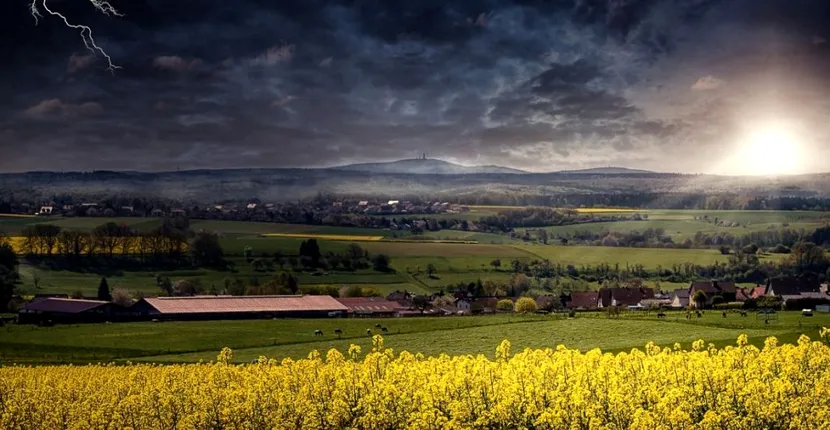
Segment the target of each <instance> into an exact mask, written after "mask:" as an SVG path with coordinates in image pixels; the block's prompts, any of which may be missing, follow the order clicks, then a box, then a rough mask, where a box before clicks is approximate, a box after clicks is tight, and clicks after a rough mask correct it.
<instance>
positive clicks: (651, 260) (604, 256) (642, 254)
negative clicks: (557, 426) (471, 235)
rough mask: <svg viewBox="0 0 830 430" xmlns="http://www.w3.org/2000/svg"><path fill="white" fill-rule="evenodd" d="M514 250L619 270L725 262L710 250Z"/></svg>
mask: <svg viewBox="0 0 830 430" xmlns="http://www.w3.org/2000/svg"><path fill="white" fill-rule="evenodd" d="M515 248H516V249H520V250H523V251H525V252H528V253H531V254H534V255H536V256H537V258H541V259H548V260H551V261H552V262H554V263H561V264H572V265H574V266H579V265H583V264H584V265H597V264H601V263H607V264H610V265H612V266H613V265H615V264H619V265H620V266H625V265H626V264H627V265H633V264H642V265H643V266H645V267H646V268H650V269H654V268H656V267H657V266H663V267H665V268H668V267H671V266H672V265H673V264H683V263H694V264H699V265H709V264H712V263H714V262H716V261H719V262H725V261H726V260H727V259H728V256H726V255H722V254H721V253H720V252H719V251H717V250H714V249H659V248H614V247H607V246H541V245H519V246H515ZM785 257H786V256H785V255H782V254H770V255H762V256H761V260H762V261H764V260H773V261H775V260H779V259H782V258H785Z"/></svg>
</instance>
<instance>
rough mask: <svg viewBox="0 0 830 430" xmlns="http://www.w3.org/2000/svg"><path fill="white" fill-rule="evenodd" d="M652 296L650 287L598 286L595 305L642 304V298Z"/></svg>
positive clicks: (652, 292) (599, 306) (600, 306)
mask: <svg viewBox="0 0 830 430" xmlns="http://www.w3.org/2000/svg"><path fill="white" fill-rule="evenodd" d="M653 298H654V290H653V289H651V288H600V290H599V294H598V298H597V307H598V308H607V307H609V306H642V305H641V302H642V301H643V300H644V299H653Z"/></svg>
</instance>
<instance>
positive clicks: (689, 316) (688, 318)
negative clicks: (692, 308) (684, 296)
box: [686, 312, 692, 320]
mask: <svg viewBox="0 0 830 430" xmlns="http://www.w3.org/2000/svg"><path fill="white" fill-rule="evenodd" d="M686 319H687V320H690V319H692V313H691V312H686Z"/></svg>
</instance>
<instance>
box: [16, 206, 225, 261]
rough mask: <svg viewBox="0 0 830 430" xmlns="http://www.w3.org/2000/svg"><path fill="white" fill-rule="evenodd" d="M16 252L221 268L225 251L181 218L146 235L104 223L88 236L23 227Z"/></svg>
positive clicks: (45, 226)
mask: <svg viewBox="0 0 830 430" xmlns="http://www.w3.org/2000/svg"><path fill="white" fill-rule="evenodd" d="M21 236H22V241H21V242H20V244H19V252H21V253H22V254H24V255H26V256H27V257H33V258H41V259H42V258H47V259H50V258H56V257H60V258H63V259H64V261H65V262H67V263H69V264H71V265H79V264H91V265H106V266H108V267H112V266H117V265H119V264H125V263H134V264H140V265H144V266H172V267H181V266H187V265H195V266H199V267H214V268H224V267H225V265H226V261H225V259H224V251H223V250H222V246H221V244H220V242H219V238H218V236H217V235H216V234H215V233H211V232H204V231H201V232H197V233H194V232H191V231H190V230H189V223H188V221H187V219H185V218H175V219H171V218H167V219H165V220H164V222H162V225H161V226H159V227H157V228H155V229H152V230H150V231H137V230H135V229H133V228H131V227H130V226H128V225H125V224H116V223H114V222H108V223H105V224H102V225H99V226H97V227H95V228H94V229H93V230H92V231H91V232H83V231H76V230H65V229H62V228H61V227H60V226H58V225H53V224H32V225H29V226H26V227H25V228H24V229H23V231H22V233H21Z"/></svg>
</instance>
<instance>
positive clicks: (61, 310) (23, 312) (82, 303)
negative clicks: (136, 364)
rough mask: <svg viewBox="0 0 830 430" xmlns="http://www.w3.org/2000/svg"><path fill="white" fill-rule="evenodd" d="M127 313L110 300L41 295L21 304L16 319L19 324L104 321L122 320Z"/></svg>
mask: <svg viewBox="0 0 830 430" xmlns="http://www.w3.org/2000/svg"><path fill="white" fill-rule="evenodd" d="M128 315H129V311H128V310H127V309H126V308H123V307H121V306H118V305H115V304H113V303H110V302H104V301H100V300H80V299H65V298H60V297H42V298H36V299H35V300H32V301H31V302H29V303H28V304H26V305H25V306H23V308H22V309H20V312H19V313H18V315H17V321H18V322H19V323H21V324H41V323H54V324H59V323H82V322H104V321H112V320H123V319H126V318H127V317H128Z"/></svg>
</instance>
